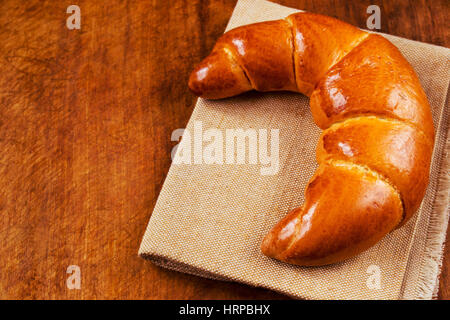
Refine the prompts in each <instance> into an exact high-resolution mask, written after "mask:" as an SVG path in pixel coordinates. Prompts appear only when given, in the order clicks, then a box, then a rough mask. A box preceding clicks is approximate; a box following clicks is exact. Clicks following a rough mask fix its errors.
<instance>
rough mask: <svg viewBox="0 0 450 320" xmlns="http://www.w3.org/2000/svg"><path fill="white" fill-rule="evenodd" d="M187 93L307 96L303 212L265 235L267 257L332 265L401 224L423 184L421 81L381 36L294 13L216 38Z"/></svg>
mask: <svg viewBox="0 0 450 320" xmlns="http://www.w3.org/2000/svg"><path fill="white" fill-rule="evenodd" d="M189 88H190V89H191V91H192V92H193V93H195V94H196V95H198V96H201V97H204V98H209V99H220V98H225V97H231V96H235V95H237V94H240V93H242V92H246V91H249V90H252V89H255V90H258V91H278V90H288V91H294V92H299V93H302V94H305V95H306V96H308V97H310V107H311V113H312V115H313V118H314V121H315V123H316V124H317V125H318V126H319V127H320V128H321V129H323V130H324V131H323V132H322V134H321V136H320V139H319V143H318V145H317V150H316V157H317V162H318V163H319V168H318V169H317V171H316V172H315V174H314V176H313V177H312V178H311V180H310V182H309V184H308V186H307V188H306V191H305V203H304V204H303V206H301V207H299V208H296V209H294V210H292V211H291V212H290V213H288V215H287V216H286V217H285V218H283V219H282V220H281V221H280V222H278V224H277V225H275V226H274V227H273V228H272V230H271V231H270V232H269V233H268V234H267V236H266V237H265V238H264V240H263V242H262V245H261V250H262V252H263V253H264V254H265V255H267V256H269V257H272V258H276V259H278V260H281V261H284V262H288V263H292V264H297V265H303V266H317V265H326V264H330V263H336V262H340V261H343V260H345V259H348V258H350V257H353V256H355V255H357V254H359V253H361V252H362V251H364V250H366V249H368V248H369V247H371V246H373V245H374V244H375V243H377V242H378V241H379V240H381V239H382V238H383V237H384V236H385V235H386V234H388V233H389V232H391V231H393V230H394V229H395V228H398V227H400V226H402V225H403V224H405V223H406V222H407V221H408V219H409V218H410V217H411V216H412V215H413V214H414V212H415V211H416V210H417V209H418V207H419V206H420V203H421V201H422V198H423V196H424V194H425V191H426V187H427V185H428V179H429V168H430V162H431V154H432V151H433V146H434V127H433V121H432V116H431V111H430V106H429V104H428V100H427V98H426V95H425V92H424V91H423V89H422V87H421V85H420V81H419V79H418V77H417V75H416V73H415V72H414V70H413V68H412V67H411V65H410V64H409V63H408V62H407V61H406V59H405V58H404V57H403V56H402V54H401V53H400V51H399V50H398V49H397V48H396V47H395V46H394V45H393V44H391V43H390V42H389V41H388V40H386V39H385V38H384V37H382V36H379V35H376V34H369V33H367V32H365V31H362V30H360V29H358V28H356V27H353V26H351V25H349V24H346V23H344V22H342V21H339V20H337V19H334V18H330V17H326V16H322V15H317V14H311V13H303V12H302V13H296V14H293V15H290V16H288V17H287V18H285V19H283V20H277V21H267V22H261V23H256V24H252V25H247V26H242V27H239V28H236V29H233V30H230V31H228V32H227V33H225V34H224V35H223V36H222V37H221V38H220V39H219V40H218V41H217V43H216V45H215V46H214V48H213V50H212V53H211V54H210V55H209V56H208V57H207V58H205V59H204V60H203V61H202V62H201V63H200V64H199V65H198V66H197V67H196V68H195V69H194V71H193V72H192V74H191V76H190V78H189Z"/></svg>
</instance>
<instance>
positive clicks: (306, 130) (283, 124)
mask: <svg viewBox="0 0 450 320" xmlns="http://www.w3.org/2000/svg"><path fill="white" fill-rule="evenodd" d="M296 11H298V10H295V9H291V8H287V7H283V6H280V5H277V4H274V3H271V2H267V1H262V0H246V1H244V0H240V1H239V2H238V3H237V5H236V8H235V9H234V12H233V15H232V16H231V19H230V21H229V24H228V27H227V30H229V29H232V28H234V27H237V26H240V25H244V24H249V23H253V22H259V21H264V20H274V19H280V18H284V17H285V16H287V15H289V14H291V13H294V12H296ZM385 36H386V38H388V39H389V40H390V41H392V42H393V43H394V44H395V45H396V46H397V47H398V48H399V49H400V50H401V51H402V53H403V54H404V56H405V57H406V58H407V59H408V60H409V62H410V63H411V64H412V66H413V67H414V69H415V70H416V72H417V73H418V75H419V77H420V80H421V83H422V85H423V87H424V89H425V91H426V93H427V95H428V98H429V101H430V104H431V107H432V112H433V119H434V124H435V127H436V146H435V149H434V155H433V162H432V166H431V178H430V184H429V187H428V191H427V193H426V196H425V198H424V200H423V203H422V206H421V207H420V210H419V211H418V212H417V213H416V214H415V216H414V217H413V218H412V219H411V221H409V223H408V224H407V225H406V226H404V227H402V228H401V229H399V230H396V231H394V232H392V233H391V234H389V235H388V236H386V237H385V238H384V239H383V240H382V241H381V242H379V243H378V244H377V245H375V246H374V247H372V248H371V249H369V250H368V251H366V252H364V253H362V254H360V255H358V256H357V257H355V258H352V259H350V260H348V261H345V262H343V263H339V264H334V265H330V266H325V267H309V268H308V267H298V266H293V265H289V264H286V263H283V262H279V261H277V260H273V259H270V258H268V257H266V256H264V255H263V254H261V252H260V244H261V241H262V239H263V237H264V235H265V234H266V233H267V232H268V231H269V229H270V228H271V227H272V226H273V225H275V223H277V222H278V221H279V220H280V219H281V218H282V217H283V216H284V215H285V214H286V213H287V212H288V211H289V210H290V209H292V208H295V207H297V206H299V205H301V204H302V203H303V192H304V189H305V186H306V184H307V182H308V180H309V179H310V178H311V176H312V174H313V172H314V171H315V169H316V167H317V164H316V161H315V147H316V144H317V141H318V138H319V133H320V129H319V128H318V127H316V126H315V124H314V122H313V119H312V116H311V113H310V111H309V105H308V99H307V98H306V97H305V96H303V95H301V94H296V93H288V92H281V93H280V92H278V93H257V92H250V93H246V94H243V95H240V96H238V97H234V98H229V99H223V100H218V101H210V100H204V99H198V101H197V104H196V106H195V109H194V111H193V113H192V116H191V119H190V120H189V123H188V125H187V130H188V131H189V132H190V134H191V139H192V136H193V132H194V122H196V121H198V123H199V122H201V124H202V127H203V132H204V131H205V130H207V129H210V128H214V129H219V130H221V131H222V132H223V133H224V136H225V130H226V129H238V128H242V129H244V130H245V129H248V128H253V129H267V130H269V133H268V135H269V136H270V129H279V170H278V173H277V174H274V175H262V174H261V172H260V169H261V168H262V167H267V166H268V165H262V164H256V165H255V164H223V165H218V164H172V166H171V168H170V170H169V173H168V175H167V178H166V180H165V182H164V186H163V188H162V190H161V193H160V195H159V198H158V201H157V203H156V206H155V209H154V211H153V214H152V216H151V219H150V222H149V224H148V227H147V230H146V232H145V235H144V237H143V240H142V244H141V247H140V250H139V254H140V255H141V256H142V257H144V258H146V259H149V260H151V261H152V262H153V263H155V264H157V265H159V266H162V267H166V268H170V269H174V270H177V271H180V272H186V273H190V274H194V275H198V276H202V277H208V278H213V279H220V280H228V281H237V282H241V283H246V284H249V285H252V286H258V287H264V288H268V289H272V290H276V291H278V292H281V293H284V294H287V295H290V296H292V297H296V298H306V299H420V298H421V299H430V298H432V297H433V295H434V294H436V292H437V289H438V288H437V284H438V277H439V270H440V266H441V263H442V249H443V243H444V242H445V236H446V229H447V222H448V203H449V202H448V200H449V187H448V186H449V180H450V178H449V167H450V166H449V162H450V161H449V157H448V152H449V150H450V143H449V141H448V138H447V136H448V124H449V113H450V110H449V107H448V103H447V102H446V97H447V92H448V85H449V78H450V77H449V74H450V63H449V60H450V50H449V49H447V48H443V47H438V46H434V45H429V44H425V43H420V42H415V41H411V40H406V39H402V38H398V37H394V36H389V35H385ZM185 138H186V139H185ZM188 138H189V137H186V136H185V137H184V138H183V143H185V142H186V141H187V140H188ZM185 140H186V141H185ZM192 143H193V141H191V144H192ZM205 145H206V144H205ZM268 145H269V153H270V140H269V142H268ZM224 153H225V152H224ZM378 275H379V277H378V279H379V280H380V281H379V283H378V282H377V280H376V278H374V277H377V276H378ZM374 279H375V280H374Z"/></svg>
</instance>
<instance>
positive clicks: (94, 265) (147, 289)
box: [0, 0, 450, 299]
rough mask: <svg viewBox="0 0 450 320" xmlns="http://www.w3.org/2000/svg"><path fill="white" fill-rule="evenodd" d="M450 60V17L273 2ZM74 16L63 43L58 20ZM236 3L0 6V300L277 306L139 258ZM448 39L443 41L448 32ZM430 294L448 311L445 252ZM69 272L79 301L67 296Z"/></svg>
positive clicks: (394, 4) (438, 10)
mask: <svg viewBox="0 0 450 320" xmlns="http://www.w3.org/2000/svg"><path fill="white" fill-rule="evenodd" d="M279 2H280V3H281V4H284V5H287V6H291V7H297V8H300V9H305V10H308V11H312V12H316V13H322V14H327V15H331V16H334V17H337V18H339V19H342V20H344V21H347V22H350V23H352V24H354V25H357V26H359V27H365V26H366V19H367V16H368V15H367V14H366V8H367V5H368V4H378V5H379V6H380V7H381V20H382V30H381V31H383V32H387V33H391V34H394V35H398V36H402V37H406V38H409V39H414V40H419V41H424V42H429V43H434V44H437V45H441V46H449V44H450V39H449V37H450V34H449V29H448V15H449V4H448V1H446V0H440V1H433V2H429V1H425V0H420V1H419V0H417V1H414V0H410V1H400V0H396V1H370V2H368V1H332V0H329V1H326V0H321V1H307V0H292V1H288V0H286V1H279ZM73 3H75V4H77V5H79V7H80V8H81V19H82V20H81V30H68V28H67V27H66V18H67V17H68V16H69V14H67V13H66V8H67V7H68V6H69V5H70V4H73ZM234 4H235V0H227V1H223V0H211V1H199V0H195V1H194V0H189V1H187V0H186V1H181V0H176V1H175V0H172V1H162V0H161V1H103V2H102V1H81V0H80V1H72V0H71V1H38V0H33V1H18V0H4V1H1V2H0V61H1V73H0V150H1V151H2V152H1V154H0V210H1V212H0V298H3V299H11V298H14V299H80V298H81V299H92V298H94V299H95V298H97V299H128V298H136V299H247V298H248V299H253V298H257V299H266V298H271V299H278V298H286V297H284V296H282V295H279V294H276V293H274V292H271V291H269V290H263V289H256V288H251V287H248V286H244V285H239V284H234V283H225V282H220V281H212V280H205V279H202V278H198V277H194V276H189V275H185V274H181V273H177V272H172V271H168V270H164V269H161V268H158V267H155V266H154V265H152V264H151V263H149V262H148V261H144V260H142V259H140V258H139V257H138V256H137V251H138V247H139V243H140V240H141V237H142V235H143V232H144V229H145V227H146V224H147V222H148V220H149V217H150V215H151V212H152V209H153V207H154V205H155V202H156V199H157V197H158V193H159V191H160V189H161V186H162V184H163V181H164V178H165V176H166V173H167V171H168V169H169V166H170V162H171V160H170V152H171V149H172V147H173V146H174V145H175V143H176V142H171V141H170V135H171V133H172V131H173V130H174V129H176V128H183V127H184V126H185V125H186V123H187V121H188V119H189V116H190V114H191V112H192V109H193V105H194V102H195V99H196V98H195V97H194V96H193V95H192V94H191V93H190V92H189V91H188V88H187V85H186V83H187V78H188V75H189V72H190V71H191V69H192V68H193V66H194V64H196V63H197V62H199V61H200V60H201V58H203V57H204V56H206V55H207V53H208V52H209V51H210V49H211V48H212V46H213V44H214V42H215V40H216V39H217V37H218V36H219V35H220V34H221V33H222V32H223V30H224V28H225V25H226V23H227V20H228V19H229V17H230V15H231V12H232V10H233V7H234ZM445 26H447V28H445ZM448 244H449V240H448V239H447V249H446V251H445V259H444V264H443V269H442V275H441V280H440V288H441V289H440V293H439V296H440V298H442V299H450V250H449V247H450V246H449V245H448ZM69 265H78V266H80V268H81V279H82V280H81V289H80V290H69V289H68V288H67V287H66V279H67V277H68V275H67V274H66V269H67V267H68V266H69Z"/></svg>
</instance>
